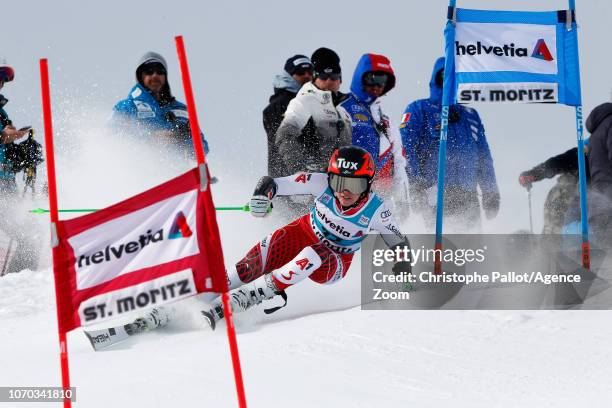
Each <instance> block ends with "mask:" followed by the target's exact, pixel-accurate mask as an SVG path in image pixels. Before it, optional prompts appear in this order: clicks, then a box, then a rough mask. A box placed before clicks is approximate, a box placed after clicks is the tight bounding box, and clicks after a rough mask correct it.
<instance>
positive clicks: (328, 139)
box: [275, 48, 352, 216]
mask: <svg viewBox="0 0 612 408" xmlns="http://www.w3.org/2000/svg"><path fill="white" fill-rule="evenodd" d="M311 60H312V65H313V68H314V71H313V72H314V79H313V80H312V81H311V82H307V83H305V84H304V85H303V86H302V88H301V89H300V91H299V92H298V94H297V96H296V97H295V98H294V99H292V100H291V102H289V106H288V107H287V110H286V112H285V115H284V118H283V121H282V122H281V124H280V126H279V127H278V130H277V131H276V138H275V144H276V148H277V149H278V153H279V155H280V158H281V160H282V163H283V165H284V174H279V176H289V175H293V174H296V173H299V172H321V171H325V169H326V168H327V162H328V160H329V157H331V155H332V153H333V151H334V150H335V149H337V148H338V147H340V146H348V145H350V144H351V130H352V129H351V119H350V117H349V116H348V114H347V113H346V111H344V110H337V109H336V107H337V105H338V104H339V103H340V102H342V101H343V100H344V99H346V98H347V95H344V94H341V93H340V92H339V91H338V90H339V89H340V84H341V83H342V72H341V70H340V58H339V57H338V54H336V53H335V52H334V51H332V50H330V49H329V48H319V49H318V50H316V51H315V52H314V53H313V54H312V57H311ZM296 197H297V198H296ZM297 199H299V197H298V196H294V197H292V200H294V202H293V204H292V205H290V209H291V212H292V213H293V214H291V216H299V215H303V214H305V213H306V212H308V211H309V209H310V207H311V201H308V200H306V201H304V202H295V200H297Z"/></svg>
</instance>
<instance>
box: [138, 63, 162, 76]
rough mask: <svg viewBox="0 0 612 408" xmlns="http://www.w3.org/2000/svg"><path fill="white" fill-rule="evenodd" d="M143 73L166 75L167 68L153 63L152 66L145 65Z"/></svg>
mask: <svg viewBox="0 0 612 408" xmlns="http://www.w3.org/2000/svg"><path fill="white" fill-rule="evenodd" d="M142 73H143V74H145V75H153V74H158V75H166V70H165V69H164V67H163V66H161V65H151V66H145V67H143V68H142Z"/></svg>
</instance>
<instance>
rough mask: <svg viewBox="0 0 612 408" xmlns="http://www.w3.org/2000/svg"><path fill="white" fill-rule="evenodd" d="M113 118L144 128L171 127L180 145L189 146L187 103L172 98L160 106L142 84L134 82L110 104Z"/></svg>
mask: <svg viewBox="0 0 612 408" xmlns="http://www.w3.org/2000/svg"><path fill="white" fill-rule="evenodd" d="M113 122H114V123H115V124H119V125H128V126H135V127H137V128H138V129H142V130H145V131H163V130H167V131H173V132H177V134H178V135H179V139H180V143H181V145H183V144H184V145H187V146H190V145H191V144H192V141H191V133H190V130H189V129H190V128H189V115H188V114H187V106H186V105H185V104H184V103H182V102H179V101H177V100H176V99H174V98H172V101H170V102H169V103H168V104H166V105H163V106H160V104H159V103H158V102H157V100H156V99H155V98H154V97H153V95H152V94H151V93H150V92H149V91H148V90H147V89H146V88H145V87H144V86H142V85H141V84H136V85H135V86H134V87H133V88H132V90H131V91H130V94H129V95H128V97H127V98H126V99H124V100H121V101H119V102H118V103H117V104H116V105H115V107H114V108H113ZM201 135H202V143H203V145H204V151H205V152H206V153H208V142H207V141H206V139H205V138H204V134H201Z"/></svg>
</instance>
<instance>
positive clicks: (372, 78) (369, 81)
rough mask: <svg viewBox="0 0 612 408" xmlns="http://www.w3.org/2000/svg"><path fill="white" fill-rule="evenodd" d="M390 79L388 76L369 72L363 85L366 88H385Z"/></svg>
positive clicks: (364, 77)
mask: <svg viewBox="0 0 612 408" xmlns="http://www.w3.org/2000/svg"><path fill="white" fill-rule="evenodd" d="M388 80H389V77H388V76H387V74H383V73H377V72H368V73H366V74H365V75H364V76H363V84H364V85H365V86H379V87H381V88H384V87H385V86H386V85H387V81H388Z"/></svg>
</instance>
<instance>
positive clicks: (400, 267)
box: [391, 261, 412, 275]
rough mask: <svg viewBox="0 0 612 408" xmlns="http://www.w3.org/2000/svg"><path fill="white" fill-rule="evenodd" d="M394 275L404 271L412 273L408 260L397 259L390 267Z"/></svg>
mask: <svg viewBox="0 0 612 408" xmlns="http://www.w3.org/2000/svg"><path fill="white" fill-rule="evenodd" d="M391 270H392V271H393V274H394V275H400V274H402V273H404V272H408V273H412V266H410V262H408V261H399V262H396V263H395V265H393V268H391Z"/></svg>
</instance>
